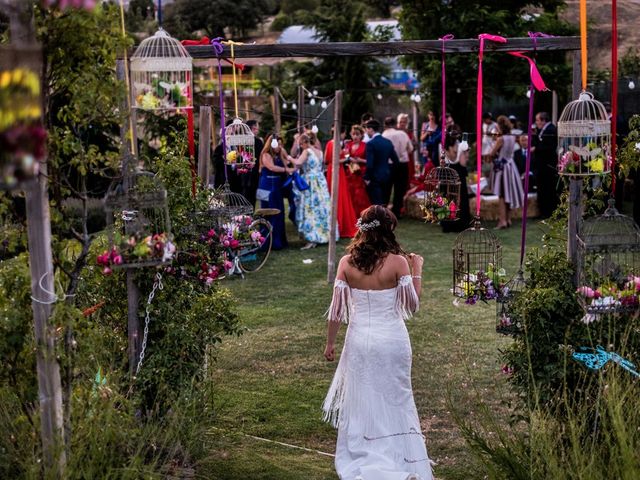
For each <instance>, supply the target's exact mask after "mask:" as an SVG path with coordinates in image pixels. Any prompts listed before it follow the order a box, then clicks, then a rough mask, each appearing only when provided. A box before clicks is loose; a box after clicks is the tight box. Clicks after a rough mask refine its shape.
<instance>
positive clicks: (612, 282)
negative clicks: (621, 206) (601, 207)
mask: <svg viewBox="0 0 640 480" xmlns="http://www.w3.org/2000/svg"><path fill="white" fill-rule="evenodd" d="M578 271H579V279H580V280H579V287H578V291H577V293H578V300H579V301H580V303H581V304H582V306H583V308H584V311H585V316H584V317H583V321H584V322H585V323H590V322H592V321H594V320H597V319H598V316H599V315H605V314H628V313H634V312H637V311H638V310H639V309H640V228H638V225H637V224H636V223H635V222H634V221H633V219H632V218H630V217H628V216H626V215H622V214H620V213H618V211H617V210H616V208H615V206H614V201H613V200H609V207H608V208H607V210H606V211H605V212H604V214H602V215H601V216H598V217H593V218H590V219H588V220H586V221H585V222H584V224H583V226H582V229H581V232H580V233H579V234H578Z"/></svg>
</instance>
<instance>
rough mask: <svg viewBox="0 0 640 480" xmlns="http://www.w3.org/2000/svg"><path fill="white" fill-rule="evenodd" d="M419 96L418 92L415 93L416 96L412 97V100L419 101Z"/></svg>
mask: <svg viewBox="0 0 640 480" xmlns="http://www.w3.org/2000/svg"><path fill="white" fill-rule="evenodd" d="M420 100H421V97H420V95H419V94H417V93H416V96H415V97H414V98H413V101H414V102H416V103H420Z"/></svg>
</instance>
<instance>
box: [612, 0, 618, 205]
mask: <svg viewBox="0 0 640 480" xmlns="http://www.w3.org/2000/svg"><path fill="white" fill-rule="evenodd" d="M617 117H618V2H617V1H616V0H612V1H611V195H612V196H613V197H615V195H616V170H615V166H616V148H617V144H616V140H617V136H618V119H617Z"/></svg>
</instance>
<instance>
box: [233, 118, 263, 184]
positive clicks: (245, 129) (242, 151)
mask: <svg viewBox="0 0 640 480" xmlns="http://www.w3.org/2000/svg"><path fill="white" fill-rule="evenodd" d="M225 145H226V149H227V151H226V153H225V159H226V162H227V165H231V166H232V167H233V168H235V169H236V172H238V173H248V172H249V171H250V170H251V169H252V168H253V167H254V165H255V163H256V149H255V136H254V135H253V132H252V131H251V127H249V126H248V125H247V124H246V123H244V122H243V121H242V119H240V118H235V119H234V120H233V122H232V123H231V124H230V125H227V127H226V128H225Z"/></svg>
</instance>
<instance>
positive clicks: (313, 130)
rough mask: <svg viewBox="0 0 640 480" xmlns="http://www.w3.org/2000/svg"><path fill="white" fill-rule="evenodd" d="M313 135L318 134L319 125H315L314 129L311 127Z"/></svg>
mask: <svg viewBox="0 0 640 480" xmlns="http://www.w3.org/2000/svg"><path fill="white" fill-rule="evenodd" d="M311 133H313V134H314V135H315V134H316V133H318V126H317V125H314V126H313V127H311Z"/></svg>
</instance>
